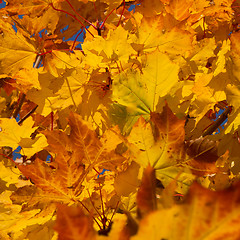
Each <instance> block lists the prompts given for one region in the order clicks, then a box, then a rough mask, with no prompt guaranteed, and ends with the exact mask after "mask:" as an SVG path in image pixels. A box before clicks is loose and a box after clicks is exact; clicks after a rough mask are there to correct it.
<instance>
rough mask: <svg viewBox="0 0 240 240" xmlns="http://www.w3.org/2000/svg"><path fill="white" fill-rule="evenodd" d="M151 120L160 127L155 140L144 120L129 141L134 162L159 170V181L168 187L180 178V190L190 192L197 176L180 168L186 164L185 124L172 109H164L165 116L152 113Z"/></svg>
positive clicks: (139, 123) (157, 175) (157, 173)
mask: <svg viewBox="0 0 240 240" xmlns="http://www.w3.org/2000/svg"><path fill="white" fill-rule="evenodd" d="M151 119H152V121H153V122H154V123H155V124H156V127H157V133H156V136H155V137H154V135H153V130H152V128H151V126H150V123H146V122H145V120H144V119H143V118H139V120H138V122H137V123H136V124H135V125H134V127H133V128H132V131H131V133H130V135H129V137H128V141H129V143H131V145H129V149H130V151H131V152H132V153H133V155H134V157H133V160H134V161H136V162H137V163H139V164H140V165H141V166H143V167H147V166H148V164H150V166H152V167H153V168H154V169H155V170H156V177H157V178H158V179H159V180H161V182H162V183H163V185H165V186H166V185H168V184H169V183H170V182H171V181H172V180H173V179H175V178H177V182H178V184H179V189H178V190H179V191H186V190H187V186H188V185H190V183H191V182H192V181H193V179H194V176H193V175H192V174H191V172H190V170H189V169H187V168H185V167H183V168H182V167H180V166H183V165H182V164H183V163H184V161H185V158H184V152H185V150H184V137H185V132H184V122H185V121H184V120H179V119H177V117H176V116H175V115H174V114H173V113H172V112H171V110H170V109H169V108H168V106H165V107H164V109H163V112H162V113H161V114H159V113H154V112H153V113H151ZM172 124H173V125H172ZM170 126H171V127H170ZM149 136H151V137H149ZM155 138H157V139H156V141H155ZM180 186H181V187H180ZM181 188H182V189H181ZM180 189H181V190H180Z"/></svg>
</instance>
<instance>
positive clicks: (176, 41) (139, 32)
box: [130, 13, 193, 57]
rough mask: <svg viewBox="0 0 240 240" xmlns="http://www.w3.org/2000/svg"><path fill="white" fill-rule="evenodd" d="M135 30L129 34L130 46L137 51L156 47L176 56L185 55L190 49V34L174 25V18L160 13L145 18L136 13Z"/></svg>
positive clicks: (152, 49) (150, 49)
mask: <svg viewBox="0 0 240 240" xmlns="http://www.w3.org/2000/svg"><path fill="white" fill-rule="evenodd" d="M134 16H135V17H136V22H137V26H136V30H135V34H131V35H130V38H131V39H132V40H133V43H132V46H133V48H134V49H135V50H136V51H137V52H138V53H141V52H142V51H144V52H145V51H147V52H151V51H154V50H155V49H156V48H158V49H159V50H160V51H161V52H162V53H168V54H169V55H170V56H174V57H176V56H177V55H178V54H180V53H181V54H182V55H185V54H186V53H187V52H188V51H190V50H192V37H193V36H192V34H191V33H190V32H188V31H186V30H183V29H180V28H179V27H175V25H174V24H173V22H174V20H173V19H169V23H166V20H165V17H163V15H160V16H158V17H156V18H146V17H145V15H141V14H139V13H136V14H135V15H134Z"/></svg>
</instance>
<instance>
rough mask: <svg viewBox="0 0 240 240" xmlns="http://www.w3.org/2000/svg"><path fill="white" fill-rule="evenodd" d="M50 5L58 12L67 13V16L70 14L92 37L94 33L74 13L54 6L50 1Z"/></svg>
mask: <svg viewBox="0 0 240 240" xmlns="http://www.w3.org/2000/svg"><path fill="white" fill-rule="evenodd" d="M50 6H51V7H52V8H53V9H54V10H56V11H58V12H63V13H66V14H68V15H69V16H71V17H72V18H74V19H75V20H76V21H78V22H79V23H80V24H81V25H82V26H83V27H84V28H85V29H86V31H88V32H89V33H90V34H91V35H92V36H93V37H94V35H93V34H92V33H91V32H90V31H89V30H88V29H87V28H86V27H85V25H84V24H83V23H82V22H81V21H80V20H79V19H78V18H76V17H75V16H74V15H72V14H71V13H68V12H67V11H65V10H62V9H58V8H55V7H54V6H53V3H50Z"/></svg>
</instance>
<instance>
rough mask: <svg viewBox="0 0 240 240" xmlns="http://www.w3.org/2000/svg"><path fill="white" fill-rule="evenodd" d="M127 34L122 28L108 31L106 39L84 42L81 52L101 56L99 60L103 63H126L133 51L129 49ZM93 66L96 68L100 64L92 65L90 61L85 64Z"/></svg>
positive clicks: (97, 37)
mask: <svg viewBox="0 0 240 240" xmlns="http://www.w3.org/2000/svg"><path fill="white" fill-rule="evenodd" d="M128 35H129V33H128V31H126V30H125V29H124V28H123V27H121V26H119V27H118V28H117V29H116V30H114V31H112V30H110V31H109V33H108V36H107V38H106V39H104V38H102V37H99V36H96V37H95V38H94V39H93V40H92V41H86V42H84V43H83V44H82V48H83V51H84V53H85V54H86V55H88V53H90V55H92V53H95V52H97V56H101V57H102V58H100V59H99V60H101V59H103V60H104V61H113V62H116V61H121V62H123V63H125V62H127V61H128V59H129V56H130V55H131V54H133V53H135V51H134V50H133V48H132V47H131V42H132V41H131V39H129V37H128ZM94 59H95V58H94ZM91 63H92V64H93V67H96V66H97V64H99V63H100V62H99V61H98V62H96V63H94V62H93V61H91V60H90V62H87V64H91Z"/></svg>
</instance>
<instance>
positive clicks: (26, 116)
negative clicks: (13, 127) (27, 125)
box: [18, 105, 38, 125]
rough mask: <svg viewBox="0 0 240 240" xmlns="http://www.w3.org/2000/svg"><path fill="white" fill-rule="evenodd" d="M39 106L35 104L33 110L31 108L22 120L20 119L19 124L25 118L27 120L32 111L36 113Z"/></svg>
mask: <svg viewBox="0 0 240 240" xmlns="http://www.w3.org/2000/svg"><path fill="white" fill-rule="evenodd" d="M37 107H38V105H37V106H35V107H34V108H33V109H32V110H30V111H29V112H28V113H27V114H26V115H25V116H24V117H23V118H22V119H21V120H20V121H18V125H20V124H22V123H23V121H24V120H26V119H27V118H28V117H29V116H30V115H31V114H32V113H34V112H35V110H36V109H37Z"/></svg>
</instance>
